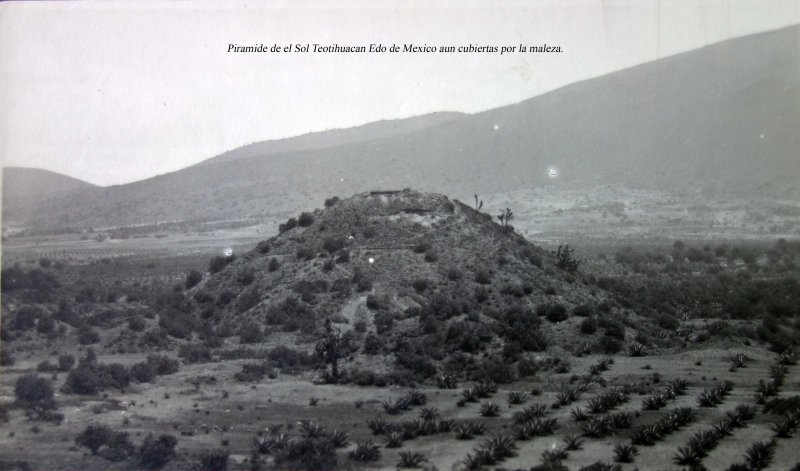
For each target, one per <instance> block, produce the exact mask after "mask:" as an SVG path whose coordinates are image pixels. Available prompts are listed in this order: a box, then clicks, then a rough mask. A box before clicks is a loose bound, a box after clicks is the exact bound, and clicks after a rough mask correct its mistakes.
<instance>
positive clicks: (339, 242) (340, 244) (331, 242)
mask: <svg viewBox="0 0 800 471" xmlns="http://www.w3.org/2000/svg"><path fill="white" fill-rule="evenodd" d="M345 244H346V242H345V240H344V239H342V238H327V239H325V240H324V241H323V242H322V248H323V249H325V250H326V251H328V253H329V254H333V253H335V252H338V251H339V250H342V249H343V248H344V246H345Z"/></svg>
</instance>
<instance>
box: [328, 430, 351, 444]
mask: <svg viewBox="0 0 800 471" xmlns="http://www.w3.org/2000/svg"><path fill="white" fill-rule="evenodd" d="M327 437H328V441H330V442H331V445H333V446H334V448H345V447H346V446H347V445H348V444H349V442H348V437H347V432H345V431H343V430H334V431H332V432H328V434H327Z"/></svg>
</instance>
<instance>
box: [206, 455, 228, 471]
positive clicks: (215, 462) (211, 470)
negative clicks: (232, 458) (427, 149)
mask: <svg viewBox="0 0 800 471" xmlns="http://www.w3.org/2000/svg"><path fill="white" fill-rule="evenodd" d="M229 455H230V453H228V452H227V451H225V450H214V451H208V450H205V451H203V452H202V453H201V454H200V469H202V470H203V471H225V470H226V469H228V456H229Z"/></svg>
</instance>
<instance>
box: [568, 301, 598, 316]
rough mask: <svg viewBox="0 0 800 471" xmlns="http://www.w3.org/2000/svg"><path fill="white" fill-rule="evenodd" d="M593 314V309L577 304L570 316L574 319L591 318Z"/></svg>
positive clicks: (586, 305)
mask: <svg viewBox="0 0 800 471" xmlns="http://www.w3.org/2000/svg"><path fill="white" fill-rule="evenodd" d="M593 314H594V309H592V307H591V306H589V305H588V304H578V305H577V306H575V308H574V309H572V315H573V316H575V317H591V316H592V315H593Z"/></svg>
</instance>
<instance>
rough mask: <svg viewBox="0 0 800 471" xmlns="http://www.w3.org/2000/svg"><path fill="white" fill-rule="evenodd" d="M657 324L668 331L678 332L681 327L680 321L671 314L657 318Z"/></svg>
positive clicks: (660, 315)
mask: <svg viewBox="0 0 800 471" xmlns="http://www.w3.org/2000/svg"><path fill="white" fill-rule="evenodd" d="M656 324H658V326H659V327H661V328H662V329H666V330H676V329H677V328H678V327H680V325H681V323H680V321H679V320H678V319H676V318H674V317H672V316H670V315H669V314H659V315H658V317H656Z"/></svg>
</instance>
